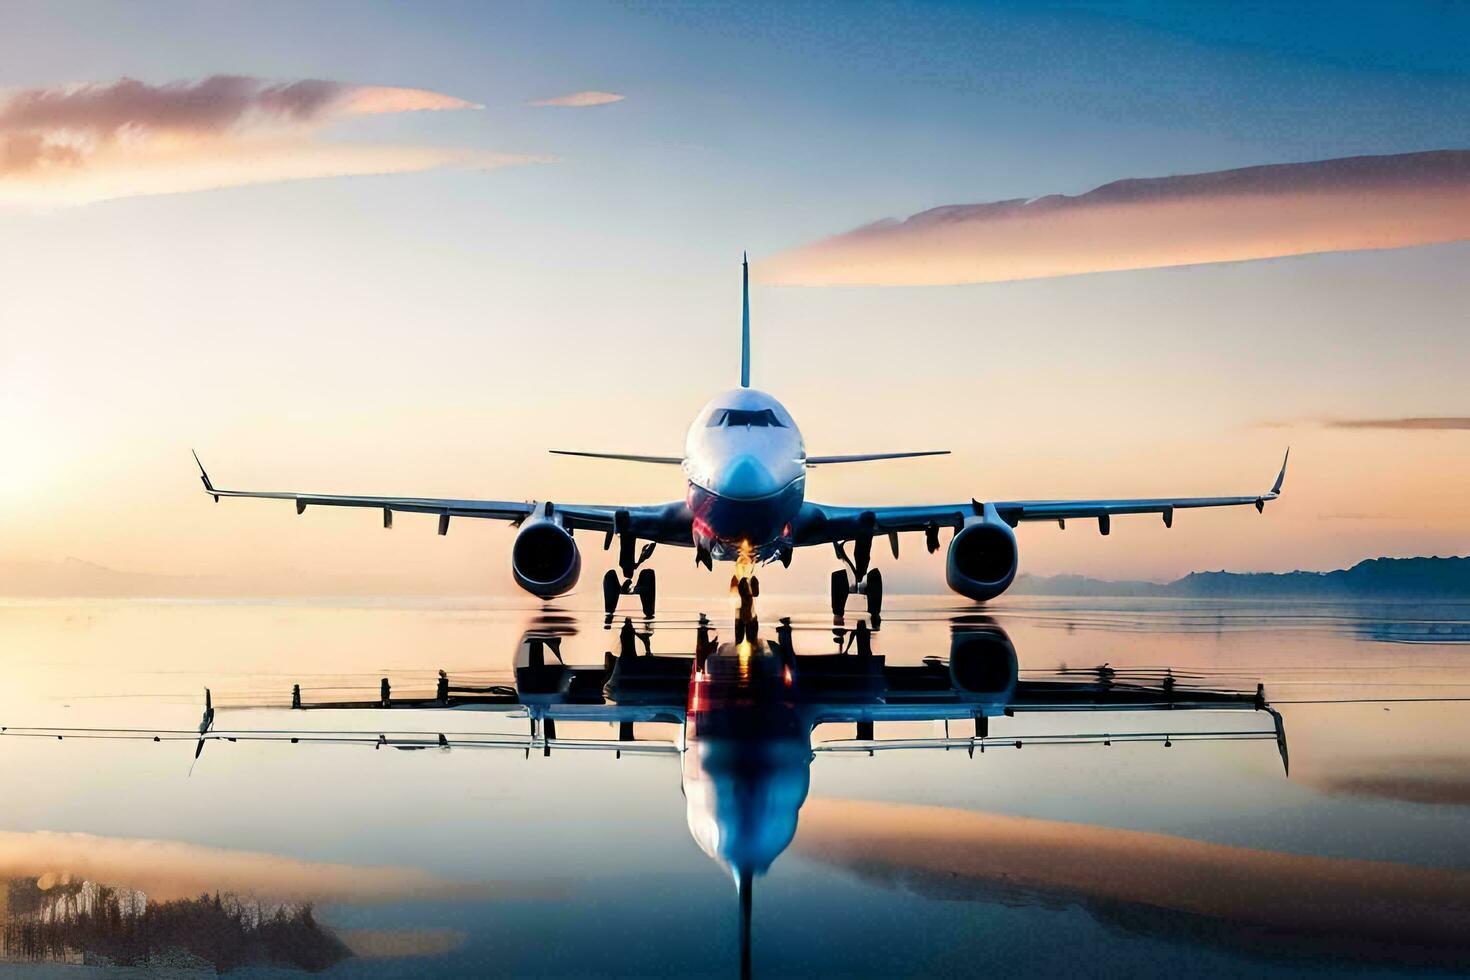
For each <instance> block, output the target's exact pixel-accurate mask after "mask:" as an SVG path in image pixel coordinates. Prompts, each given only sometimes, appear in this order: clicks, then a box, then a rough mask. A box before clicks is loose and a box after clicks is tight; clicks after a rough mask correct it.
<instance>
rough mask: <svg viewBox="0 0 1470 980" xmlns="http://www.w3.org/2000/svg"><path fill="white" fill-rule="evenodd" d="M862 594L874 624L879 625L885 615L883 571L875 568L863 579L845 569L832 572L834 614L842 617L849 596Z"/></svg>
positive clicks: (839, 617) (837, 617)
mask: <svg viewBox="0 0 1470 980" xmlns="http://www.w3.org/2000/svg"><path fill="white" fill-rule="evenodd" d="M850 595H861V596H864V597H865V598H866V599H867V604H868V616H869V617H870V618H871V619H872V620H873V625H874V626H875V627H876V626H877V625H878V621H879V619H880V618H881V617H882V616H883V573H882V572H880V571H878V569H876V568H875V569H873V570H872V571H870V572H868V574H867V575H865V576H863V578H861V579H857V578H855V577H853V576H851V575H849V574H848V572H847V571H845V570H844V569H841V568H839V569H837V571H835V572H833V573H832V615H833V617H834V618H836V619H841V618H842V616H843V614H844V613H845V612H846V611H847V597H848V596H850Z"/></svg>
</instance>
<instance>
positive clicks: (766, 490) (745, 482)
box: [716, 453, 781, 500]
mask: <svg viewBox="0 0 1470 980" xmlns="http://www.w3.org/2000/svg"><path fill="white" fill-rule="evenodd" d="M716 482H717V484H718V489H717V490H716V492H717V493H719V494H720V496H722V497H735V498H739V499H743V500H749V499H752V498H755V497H768V496H770V495H771V494H773V493H775V492H776V491H778V490H780V489H781V487H780V486H779V485H778V484H777V483H776V477H775V476H774V475H773V474H772V473H771V471H770V470H769V469H767V468H766V465H765V464H764V463H762V462H761V461H760V460H759V459H757V458H756V457H754V456H752V455H750V454H749V453H746V454H743V455H740V456H736V457H735V458H734V459H732V460H730V462H728V463H726V464H725V468H724V470H722V471H721V472H720V478H719V480H718V481H716Z"/></svg>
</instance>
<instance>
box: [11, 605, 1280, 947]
mask: <svg viewBox="0 0 1470 980" xmlns="http://www.w3.org/2000/svg"><path fill="white" fill-rule="evenodd" d="M664 633H672V634H673V636H674V637H675V638H676V639H682V640H683V643H684V645H683V646H682V648H681V649H679V650H677V652H674V653H659V652H655V650H654V646H655V644H654V639H655V634H654V632H653V629H652V628H651V627H650V628H648V629H645V630H643V631H639V630H637V629H635V628H634V626H633V624H632V621H631V620H625V621H624V623H623V625H622V627H621V628H620V629H618V630H617V631H616V632H615V633H614V634H612V635H613V636H614V637H615V638H616V642H615V643H614V644H613V646H614V649H610V650H606V651H604V653H603V656H602V659H601V662H594V663H591V664H577V663H574V662H572V659H571V651H570V649H569V648H570V647H571V646H573V645H574V644H575V643H576V642H577V636H578V634H577V630H576V625H575V622H574V621H573V620H572V619H571V618H570V617H566V616H558V615H551V616H545V617H541V618H538V619H536V620H533V621H532V622H531V623H530V624H529V625H528V627H527V628H526V629H525V631H524V633H523V634H522V636H521V638H520V641H519V643H518V645H517V648H516V651H515V654H514V659H513V680H512V682H511V683H500V684H493V683H492V684H480V685H476V686H471V685H464V684H457V683H455V681H454V679H453V678H451V677H449V676H448V675H447V674H445V673H444V672H442V671H441V672H440V674H439V677H438V681H437V684H436V685H435V689H434V692H433V695H432V696H429V695H427V694H424V695H416V696H407V697H405V696H403V695H402V694H401V693H399V694H395V692H394V690H393V688H392V686H391V685H390V683H389V680H388V679H387V678H384V679H383V681H382V684H381V690H380V693H379V697H378V698H376V699H373V700H366V701H327V702H314V701H311V700H310V699H309V698H306V697H303V695H302V692H301V689H300V686H299V685H298V686H296V687H295V688H294V689H293V692H292V701H291V706H292V709H295V710H299V711H310V710H311V709H320V708H331V709H339V710H344V709H371V710H378V711H380V710H382V709H392V710H409V711H414V712H416V713H418V714H416V716H415V717H423V713H427V712H430V711H434V710H472V711H485V712H500V713H503V714H508V715H511V716H516V717H523V718H526V719H528V721H529V733H528V734H524V735H516V734H512V733H507V732H503V731H497V732H479V733H475V732H458V733H454V734H447V733H434V732H433V731H432V730H430V731H429V732H424V731H423V730H422V726H419V729H418V730H412V731H392V730H387V729H370V730H364V731H341V730H333V731H312V730H310V729H301V730H294V731H293V730H289V729H282V728H278V727H273V728H271V729H269V730H250V729H226V728H222V727H220V717H221V714H222V713H228V710H229V709H227V708H226V709H220V710H219V711H216V709H215V707H214V706H213V702H212V700H210V699H209V697H208V694H207V693H206V710H205V715H204V717H203V719H202V720H201V723H200V725H199V730H198V731H197V732H195V731H193V730H187V729H186V730H179V731H158V732H148V731H143V730H139V729H128V730H116V732H115V733H114V734H112V735H110V736H109V735H108V734H107V733H106V732H105V730H82V729H41V728H35V729H24V728H15V727H13V726H12V727H10V728H8V729H7V730H6V734H11V735H34V736H38V737H58V738H64V737H71V736H75V735H79V734H81V735H85V736H86V737H129V738H150V737H151V738H152V740H153V741H188V742H191V743H195V744H196V750H195V754H196V757H197V756H198V754H199V752H201V751H202V750H203V748H204V746H205V745H206V744H208V743H211V742H214V741H220V740H225V741H286V740H289V741H290V742H292V743H303V744H363V745H368V744H370V745H373V746H374V747H375V748H394V749H400V750H422V749H429V748H436V747H437V748H439V749H442V750H451V749H456V748H498V749H513V750H522V751H524V752H525V754H526V755H527V757H529V756H530V755H531V754H532V753H533V752H539V754H541V755H550V754H551V753H552V752H553V750H555V751H585V750H606V751H611V752H613V753H614V754H615V755H616V756H619V757H620V756H621V755H622V754H623V753H625V752H628V753H640V754H669V755H676V756H678V757H679V759H680V778H681V785H682V789H683V793H684V798H685V805H686V819H687V823H688V827H689V833H690V835H691V836H692V837H693V839H694V841H695V843H696V844H697V845H698V846H699V847H700V849H701V850H703V851H704V852H705V853H706V854H707V855H709V857H710V858H711V859H713V860H714V861H715V862H716V863H718V864H719V865H720V866H721V867H723V868H724V869H725V870H726V872H727V873H728V874H729V875H730V876H731V879H732V881H733V882H734V884H735V886H736V891H737V895H738V905H739V922H740V940H741V941H740V962H741V972H742V975H746V976H748V975H749V973H750V969H751V942H750V939H751V919H752V912H753V904H754V896H753V892H754V887H755V880H756V878H757V877H758V876H759V875H761V874H764V873H765V872H766V871H768V870H769V869H770V867H771V865H772V864H773V863H774V862H775V860H776V859H777V858H778V857H779V856H780V855H781V854H782V853H783V852H784V851H785V850H786V849H787V848H788V847H789V846H790V844H791V843H792V840H793V839H794V837H795V835H796V829H797V823H798V818H799V815H800V812H801V809H802V806H803V804H804V803H805V802H806V800H807V794H808V791H809V787H810V780H811V775H810V773H811V766H812V764H813V762H814V760H815V759H816V758H817V757H818V756H820V755H822V754H827V753H839V752H858V753H865V754H868V755H872V754H875V753H877V752H880V751H882V752H889V751H904V750H924V749H929V750H940V749H943V750H963V751H966V752H968V753H969V754H970V755H971V756H973V755H974V754H975V753H976V752H977V751H978V752H980V753H984V752H986V751H987V750H997V749H1006V748H1015V749H1019V748H1021V747H1022V746H1023V745H1026V744H1045V745H1084V744H1086V745H1099V744H1101V745H1112V744H1114V743H1115V742H1116V743H1120V744H1121V743H1126V742H1154V743H1160V744H1162V745H1164V746H1165V747H1170V746H1172V745H1174V744H1175V743H1176V742H1180V743H1182V742H1186V741H1200V740H1225V739H1229V740H1257V739H1260V740H1271V741H1274V742H1275V743H1276V745H1277V748H1278V751H1279V752H1280V755H1281V760H1282V765H1283V768H1285V767H1286V765H1287V762H1288V756H1287V749H1286V737H1285V730H1284V727H1283V724H1282V720H1281V716H1280V714H1279V713H1277V712H1276V711H1275V710H1274V709H1273V708H1272V707H1271V706H1270V704H1269V703H1268V702H1267V700H1266V697H1265V691H1264V689H1263V687H1261V686H1260V685H1256V686H1255V688H1254V690H1248V689H1247V690H1226V689H1219V688H1207V687H1201V686H1196V685H1194V684H1192V683H1191V681H1192V680H1193V678H1190V677H1187V676H1179V675H1175V674H1174V673H1172V672H1170V671H1167V670H1164V671H1158V670H1145V671H1124V670H1119V669H1114V668H1112V667H1109V666H1108V665H1102V666H1100V667H1097V668H1092V669H1089V670H1085V671H1061V672H1058V673H1056V674H1052V675H1042V676H1038V675H1036V674H1034V673H1033V672H1031V671H1027V672H1026V673H1025V676H1023V673H1022V671H1021V670H1020V668H1019V658H1018V656H1017V652H1016V648H1015V645H1014V643H1013V642H1012V640H1011V638H1010V636H1009V635H1008V634H1007V633H1006V631H1005V629H1003V628H1002V627H1001V625H1000V624H999V623H997V622H996V621H995V620H994V619H992V618H990V617H987V616H984V615H977V614H965V615H960V616H957V617H955V618H954V619H952V620H951V622H950V638H949V645H948V649H947V650H941V651H936V652H935V654H934V655H932V656H927V657H924V658H923V659H922V660H920V662H918V663H900V662H892V663H890V662H889V660H888V658H887V657H886V656H885V655H884V653H883V651H882V649H881V643H880V639H879V638H880V634H878V633H877V632H876V631H874V630H873V629H870V628H869V627H868V625H867V624H866V623H864V622H861V621H859V622H858V623H857V624H856V625H854V626H853V627H852V628H851V629H843V628H838V629H834V630H833V631H832V632H831V633H830V634H827V633H826V630H825V628H824V629H821V630H817V631H815V634H816V635H830V636H832V638H833V640H834V641H835V642H834V644H833V646H834V649H833V650H832V652H825V653H799V652H798V651H797V648H796V646H797V644H796V634H797V633H798V628H797V627H795V626H794V625H793V624H792V623H791V622H790V621H788V620H782V621H780V623H779V624H778V625H777V626H776V627H775V628H774V629H773V630H770V635H766V634H764V633H763V632H762V630H761V628H760V626H759V623H758V622H757V621H756V619H755V617H754V616H753V615H748V616H747V615H742V616H740V617H739V618H738V619H737V621H736V623H735V628H734V629H733V630H732V633H733V635H734V637H735V639H734V640H733V641H732V640H721V638H720V636H719V635H718V631H717V628H716V627H715V625H714V624H713V623H712V622H711V621H710V620H709V619H708V618H706V617H705V616H703V615H701V616H700V617H699V619H698V621H697V622H696V623H695V624H694V628H693V645H692V648H690V647H689V646H688V645H687V643H688V639H687V638H688V634H689V631H688V629H687V627H685V628H678V627H675V628H672V629H671V628H669V627H660V637H659V638H660V639H661V640H662V639H663V636H662V634H664ZM607 635H608V634H605V633H603V632H601V631H597V633H595V634H594V636H596V637H602V636H607ZM583 642H586V641H585V640H584V641H583ZM1227 711H1235V712H1249V713H1252V714H1254V713H1262V714H1265V715H1267V716H1268V717H1269V719H1270V725H1269V727H1267V728H1262V727H1259V726H1257V727H1245V728H1225V727H1213V726H1212V727H1208V728H1202V727H1200V726H1199V725H1198V724H1191V723H1190V721H1189V720H1188V719H1187V718H1186V714H1185V713H1187V712H1227ZM1108 712H1114V713H1138V712H1158V714H1157V715H1154V716H1153V717H1155V718H1158V719H1159V720H1161V721H1162V720H1164V719H1167V722H1168V724H1167V727H1162V728H1157V729H1145V730H1138V729H1137V728H1136V727H1132V726H1130V725H1128V724H1123V725H1120V726H1118V728H1117V729H1116V730H1115V729H1114V728H1113V727H1112V726H1107V725H1097V724H1092V725H1088V726H1084V727H1081V728H1079V727H1078V725H1077V719H1079V718H1095V717H1098V716H1099V715H1101V714H1105V713H1108ZM1018 715H1032V716H1037V717H1046V718H1047V719H1048V722H1047V724H1048V725H1055V726H1057V728H1056V730H1048V731H1041V732H1038V731H1036V730H1035V726H1034V725H1028V726H1015V727H1014V730H1009V731H1002V732H995V731H993V728H1010V727H1012V726H1011V723H1010V721H1009V719H1012V718H1015V717H1016V716H1018ZM375 720H380V719H378V718H377V717H375ZM916 722H925V723H930V727H929V728H928V729H921V731H929V732H932V731H935V730H936V726H942V734H921V735H918V736H914V735H912V734H905V732H912V731H913V729H914V725H913V723H916ZM587 723H597V725H609V724H610V725H612V726H614V728H615V729H616V736H615V737H613V738H608V737H587V736H586V735H585V731H586V729H587V727H588V725H587ZM559 724H560V725H561V726H562V728H563V732H562V733H561V734H558V725H559ZM1135 725H1136V722H1135ZM660 728H661V730H662V732H663V735H664V737H650V729H660ZM571 729H576V731H575V732H574V731H571ZM640 729H641V731H640ZM594 730H597V731H604V730H605V729H600V728H597V727H596V726H594ZM848 732H851V733H852V734H851V736H850V737H849V736H848V734H847V733H848ZM196 740H197V741H196Z"/></svg>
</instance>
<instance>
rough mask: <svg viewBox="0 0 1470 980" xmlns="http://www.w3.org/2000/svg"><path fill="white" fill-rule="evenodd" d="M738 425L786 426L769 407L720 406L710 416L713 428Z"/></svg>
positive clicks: (782, 427) (710, 423)
mask: <svg viewBox="0 0 1470 980" xmlns="http://www.w3.org/2000/svg"><path fill="white" fill-rule="evenodd" d="M736 425H746V426H750V425H761V426H773V427H775V428H778V429H784V428H786V427H785V426H784V425H782V424H781V420H780V419H778V418H776V413H775V412H773V411H771V410H770V409H769V408H757V409H745V408H720V409H716V410H715V413H714V414H713V415H711V416H710V417H709V427H710V428H711V429H714V428H717V427H719V426H736Z"/></svg>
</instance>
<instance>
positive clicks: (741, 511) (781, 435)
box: [683, 388, 806, 561]
mask: <svg viewBox="0 0 1470 980" xmlns="http://www.w3.org/2000/svg"><path fill="white" fill-rule="evenodd" d="M683 466H684V476H685V479H686V480H687V481H688V493H687V496H686V500H687V502H688V504H689V511H690V514H691V515H693V521H692V531H691V533H692V536H693V539H694V540H693V543H694V545H695V546H696V547H699V548H703V549H705V550H707V551H708V552H709V554H710V556H711V557H713V558H714V559H716V560H738V559H739V558H740V557H741V556H742V554H743V555H745V556H747V557H749V558H751V559H752V560H755V561H764V560H766V559H769V558H771V557H773V556H774V555H776V554H777V553H779V552H780V551H781V550H782V549H783V548H789V547H790V546H791V544H792V525H793V523H794V522H795V520H796V517H797V515H798V514H799V513H800V512H801V506H802V503H803V501H804V499H805V495H806V447H805V446H804V445H803V443H802V439H801V431H800V430H799V429H798V428H797V427H796V422H795V421H794V420H793V419H792V418H791V413H790V412H788V411H786V408H785V406H783V405H782V404H781V403H780V402H778V401H777V400H776V399H775V398H773V397H771V396H770V395H768V394H766V393H765V392H763V391H758V390H756V389H754V388H733V389H731V390H730V391H726V392H723V393H721V394H719V395H716V396H715V397H714V398H712V399H710V401H709V403H708V404H706V405H705V406H704V408H703V409H701V410H700V412H699V414H698V415H696V416H695V418H694V423H693V424H692V425H690V427H689V435H688V437H687V438H686V440H685V444H684V464H683Z"/></svg>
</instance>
